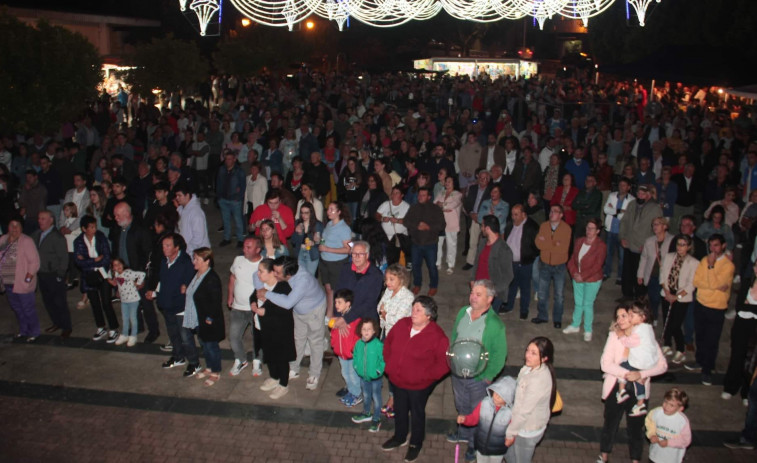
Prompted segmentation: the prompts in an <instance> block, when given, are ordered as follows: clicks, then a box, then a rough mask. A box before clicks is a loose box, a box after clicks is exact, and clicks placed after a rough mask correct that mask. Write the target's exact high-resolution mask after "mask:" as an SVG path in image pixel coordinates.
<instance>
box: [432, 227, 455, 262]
mask: <svg viewBox="0 0 757 463" xmlns="http://www.w3.org/2000/svg"><path fill="white" fill-rule="evenodd" d="M444 241H447V267H448V268H455V257H456V256H457V232H444V235H443V236H440V237H439V241H438V246H437V250H436V266H437V268H441V266H442V260H444V253H443V252H442V251H444Z"/></svg>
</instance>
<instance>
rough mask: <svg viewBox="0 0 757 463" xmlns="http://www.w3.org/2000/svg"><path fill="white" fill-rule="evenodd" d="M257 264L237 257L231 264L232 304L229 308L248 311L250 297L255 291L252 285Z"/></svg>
mask: <svg viewBox="0 0 757 463" xmlns="http://www.w3.org/2000/svg"><path fill="white" fill-rule="evenodd" d="M262 260H263V259H259V260H258V261H257V262H250V261H249V260H247V258H246V257H244V256H237V257H235V258H234V262H232V264H231V269H230V271H231V274H232V275H234V302H232V304H231V308H232V309H234V310H242V311H245V312H249V311H250V296H251V295H252V292H253V291H255V285H254V284H253V283H252V279H253V276H254V275H255V273H256V272H257V271H258V264H260V261H262Z"/></svg>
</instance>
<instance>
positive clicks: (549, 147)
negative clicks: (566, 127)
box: [539, 137, 557, 172]
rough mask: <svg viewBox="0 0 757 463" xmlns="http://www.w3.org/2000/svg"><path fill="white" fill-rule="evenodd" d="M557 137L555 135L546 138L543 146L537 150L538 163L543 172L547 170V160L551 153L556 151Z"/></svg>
mask: <svg viewBox="0 0 757 463" xmlns="http://www.w3.org/2000/svg"><path fill="white" fill-rule="evenodd" d="M556 146H557V139H556V138H555V137H549V138H547V144H546V146H544V148H543V149H542V150H541V152H539V165H540V166H541V171H542V172H544V171H545V170H547V167H549V160H550V158H552V155H553V154H554V153H556V152H557V148H556Z"/></svg>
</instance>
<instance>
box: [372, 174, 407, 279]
mask: <svg viewBox="0 0 757 463" xmlns="http://www.w3.org/2000/svg"><path fill="white" fill-rule="evenodd" d="M408 209H410V205H409V204H408V203H406V202H405V201H403V200H402V190H401V189H400V187H399V186H394V187H392V195H391V198H390V200H389V201H384V203H383V204H381V206H379V208H378V210H377V211H376V215H377V217H376V219H377V220H378V221H379V222H381V228H383V229H384V233H386V237H387V238H388V239H389V247H387V249H386V263H387V264H388V265H392V264H395V263H397V262H399V260H400V251H402V252H404V253H405V261H406V262H409V259H410V236H408V234H407V228H406V227H405V226H404V225H403V224H402V220H403V219H404V218H405V214H407V211H408Z"/></svg>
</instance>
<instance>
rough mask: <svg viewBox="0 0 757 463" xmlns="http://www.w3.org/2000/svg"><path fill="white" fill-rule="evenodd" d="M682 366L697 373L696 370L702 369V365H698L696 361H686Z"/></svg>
mask: <svg viewBox="0 0 757 463" xmlns="http://www.w3.org/2000/svg"><path fill="white" fill-rule="evenodd" d="M683 367H684V368H686V369H687V370H689V371H693V372H694V373H698V372H700V371H702V365H700V364H698V363H687V364H686V365H684V366H683Z"/></svg>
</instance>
